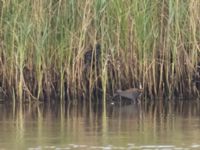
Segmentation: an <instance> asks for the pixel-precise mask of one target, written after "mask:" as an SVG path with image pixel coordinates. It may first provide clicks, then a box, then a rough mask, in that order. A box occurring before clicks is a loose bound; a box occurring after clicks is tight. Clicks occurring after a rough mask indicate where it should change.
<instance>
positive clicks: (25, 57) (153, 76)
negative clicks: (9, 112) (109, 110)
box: [0, 0, 200, 102]
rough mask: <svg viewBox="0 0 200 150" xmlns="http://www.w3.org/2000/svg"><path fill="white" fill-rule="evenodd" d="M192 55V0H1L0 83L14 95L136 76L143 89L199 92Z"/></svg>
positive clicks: (56, 93) (122, 84) (196, 22)
mask: <svg viewBox="0 0 200 150" xmlns="http://www.w3.org/2000/svg"><path fill="white" fill-rule="evenodd" d="M199 55H200V3H199V1H195V0H191V1H189V0H187V1H178V0H167V1H166V0H154V1H149V0H142V1H141V0H134V1H131V0H126V1H123V0H110V1H106V0H95V1H94V0H81V1H75V0H68V1H64V0H43V1H39V0H34V1H32V0H13V1H11V0H6V1H3V0H2V1H0V88H1V95H3V96H5V97H6V96H8V97H11V98H12V99H13V101H19V102H23V100H26V101H27V100H28V101H34V100H38V99H39V100H47V101H50V99H51V98H56V99H60V100H61V101H63V100H65V99H67V100H68V101H70V97H73V98H74V99H79V98H86V97H89V98H86V100H90V99H91V97H92V96H93V95H97V94H98V93H100V94H101V95H102V96H103V98H105V97H106V96H107V94H108V93H109V95H113V94H114V93H115V92H116V91H117V89H127V88H130V87H138V86H139V84H142V87H143V88H144V96H147V97H157V96H162V97H163V96H167V97H172V96H188V95H189V96H198V94H199V87H200V85H199V83H200V79H199V72H200V71H199V70H198V67H199V66H200V65H198V62H200V59H199V58H200V57H199ZM94 93H96V94H94Z"/></svg>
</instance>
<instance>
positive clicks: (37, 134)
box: [0, 101, 200, 150]
mask: <svg viewBox="0 0 200 150" xmlns="http://www.w3.org/2000/svg"><path fill="white" fill-rule="evenodd" d="M1 149H2V150H3V149H5V150H10V149H16V150H18V149H19V150H20V149H29V150H33V149H37V150H39V149H57V150H58V149H81V150H82V149H83V150H84V149H145V150H147V149H163V150H164V149H165V150H166V149H167V150H170V149H200V103H199V102H198V101H192V102H188V101H181V102H178V103H175V102H168V103H165V104H163V103H162V102H148V103H144V104H131V105H125V106H119V105H114V106H109V107H107V108H106V109H103V108H102V107H101V106H91V107H89V106H86V105H84V104H82V105H72V104H71V105H65V106H60V105H44V104H40V105H36V104H29V105H24V106H23V107H21V108H20V107H13V106H12V105H5V104H0V150H1Z"/></svg>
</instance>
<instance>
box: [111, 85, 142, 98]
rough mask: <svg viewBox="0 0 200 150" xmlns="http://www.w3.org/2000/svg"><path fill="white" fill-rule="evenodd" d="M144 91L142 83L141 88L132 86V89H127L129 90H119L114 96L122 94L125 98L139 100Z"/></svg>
mask: <svg viewBox="0 0 200 150" xmlns="http://www.w3.org/2000/svg"><path fill="white" fill-rule="evenodd" d="M142 92H143V88H142V87H141V85H140V88H130V89H127V90H124V91H122V90H117V92H116V94H115V95H114V97H115V96H121V97H124V98H128V99H131V100H133V101H137V100H138V98H139V97H140V96H141V95H142Z"/></svg>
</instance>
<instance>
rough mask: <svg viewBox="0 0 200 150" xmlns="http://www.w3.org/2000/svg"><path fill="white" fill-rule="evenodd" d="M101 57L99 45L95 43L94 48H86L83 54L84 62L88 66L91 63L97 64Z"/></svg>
mask: <svg viewBox="0 0 200 150" xmlns="http://www.w3.org/2000/svg"><path fill="white" fill-rule="evenodd" d="M100 57H101V45H100V44H99V43H97V44H96V45H95V48H94V49H92V48H90V50H88V51H87V52H86V53H85V55H84V63H85V65H86V66H90V65H91V64H93V65H94V64H96V65H97V64H98V63H99V61H100Z"/></svg>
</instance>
